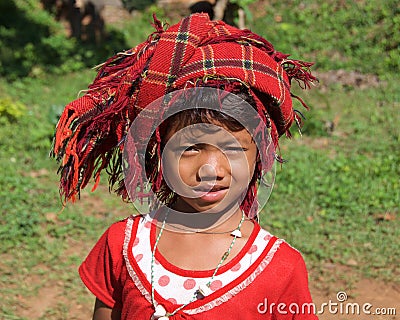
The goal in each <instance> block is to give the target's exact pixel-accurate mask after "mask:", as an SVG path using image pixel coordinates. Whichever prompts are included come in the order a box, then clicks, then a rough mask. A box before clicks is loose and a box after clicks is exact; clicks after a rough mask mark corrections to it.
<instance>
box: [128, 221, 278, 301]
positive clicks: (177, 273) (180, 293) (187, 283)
mask: <svg viewBox="0 0 400 320" xmlns="http://www.w3.org/2000/svg"><path fill="white" fill-rule="evenodd" d="M149 219H150V218H149V217H146V219H140V222H139V225H138V229H137V234H136V238H135V240H134V243H133V247H132V253H133V257H134V258H135V260H136V262H137V264H138V265H139V268H140V269H141V270H142V272H143V273H144V274H145V275H146V278H147V280H148V281H149V282H150V283H151V274H150V270H151V259H152V248H151V243H150V231H151V225H152V223H151V221H149ZM132 236H135V235H132ZM271 238H272V235H271V234H270V233H268V232H267V231H265V230H263V229H260V231H259V232H258V234H257V235H256V238H255V240H254V242H253V243H252V244H251V246H250V248H249V250H248V251H247V252H241V253H242V257H241V258H240V260H239V262H238V263H236V264H233V263H231V262H228V264H227V265H229V264H232V266H231V267H230V268H229V269H228V270H226V271H224V272H223V273H221V274H218V275H216V276H215V277H214V279H213V280H212V281H211V285H210V289H211V290H212V291H215V290H218V289H219V288H221V287H223V286H225V285H227V284H229V283H230V282H232V281H233V280H235V279H236V278H237V277H239V276H240V275H241V274H242V273H243V272H245V271H246V270H247V269H248V268H249V267H250V266H251V265H252V263H254V262H255V261H256V260H257V258H258V257H259V256H260V255H261V253H262V251H263V249H264V248H265V247H266V246H267V244H268V241H269V240H270V239H271ZM248 245H249V244H248ZM242 251H243V250H242ZM158 254H159V253H158ZM221 255H222V253H221ZM215 267H216V266H215ZM213 271H214V270H211V271H210V272H206V273H205V272H204V271H202V272H201V274H198V273H199V272H198V271H197V272H196V271H193V270H190V271H185V270H182V269H179V268H176V267H172V268H171V266H170V265H163V264H162V263H160V261H158V260H157V259H156V260H155V264H154V288H155V291H157V292H158V293H159V294H160V295H161V296H162V297H163V298H164V299H166V300H169V301H171V302H173V303H177V304H185V303H187V302H189V301H191V300H194V296H195V292H196V291H197V289H198V288H199V286H200V285H201V284H206V283H208V282H209V281H210V280H211V277H212V273H213ZM185 273H186V274H187V273H190V275H193V276H190V277H188V276H187V275H185ZM205 274H206V275H205Z"/></svg>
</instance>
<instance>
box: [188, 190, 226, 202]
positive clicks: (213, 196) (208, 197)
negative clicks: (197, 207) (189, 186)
mask: <svg viewBox="0 0 400 320" xmlns="http://www.w3.org/2000/svg"><path fill="white" fill-rule="evenodd" d="M228 190H229V188H215V187H214V188H212V189H211V190H210V191H195V193H198V194H199V197H198V198H199V199H201V200H203V201H205V202H216V201H220V200H222V199H223V198H224V197H225V195H226V194H227V193H228Z"/></svg>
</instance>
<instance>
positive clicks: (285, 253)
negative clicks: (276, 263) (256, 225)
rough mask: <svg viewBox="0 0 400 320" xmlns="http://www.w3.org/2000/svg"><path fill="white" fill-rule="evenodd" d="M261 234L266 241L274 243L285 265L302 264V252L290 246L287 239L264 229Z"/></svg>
mask: <svg viewBox="0 0 400 320" xmlns="http://www.w3.org/2000/svg"><path fill="white" fill-rule="evenodd" d="M260 234H262V236H263V237H265V238H266V239H269V240H270V241H273V242H274V247H275V251H276V253H277V256H279V260H280V261H281V262H282V263H283V264H285V265H292V266H294V265H296V264H298V263H302V261H303V260H304V259H303V256H302V254H301V252H300V251H299V250H298V249H296V248H295V247H293V246H292V245H291V244H289V243H288V242H287V241H286V240H285V239H282V238H279V237H277V236H274V235H272V234H271V233H270V232H269V231H267V230H266V229H264V228H261V229H260Z"/></svg>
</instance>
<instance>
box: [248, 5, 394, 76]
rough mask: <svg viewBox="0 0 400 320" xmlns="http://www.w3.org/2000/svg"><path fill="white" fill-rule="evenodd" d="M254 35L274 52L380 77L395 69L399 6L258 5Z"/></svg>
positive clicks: (327, 68) (326, 68) (322, 65)
mask: <svg viewBox="0 0 400 320" xmlns="http://www.w3.org/2000/svg"><path fill="white" fill-rule="evenodd" d="M257 6H263V7H261V8H260V7H258V8H257V9H258V10H259V11H257V12H258V13H257V15H258V17H257V16H256V19H255V21H254V26H253V30H254V31H255V32H256V33H260V34H263V35H264V36H265V37H266V38H267V39H268V40H270V41H271V42H272V43H273V44H276V47H277V49H278V50H279V51H282V52H284V53H291V54H293V57H303V56H304V54H305V55H306V56H308V57H309V59H310V60H311V61H316V62H317V67H318V68H319V69H323V70H332V69H341V68H342V69H347V70H355V71H359V72H363V73H372V74H377V75H379V76H384V75H385V74H387V73H390V74H392V73H396V72H398V70H399V69H400V33H399V32H398V30H400V2H399V1H397V0H386V1H349V0H345V1H335V0H314V1H302V0H292V1H279V0H271V1H268V2H267V4H265V5H260V4H258V5H257Z"/></svg>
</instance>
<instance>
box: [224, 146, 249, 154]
mask: <svg viewBox="0 0 400 320" xmlns="http://www.w3.org/2000/svg"><path fill="white" fill-rule="evenodd" d="M247 150H248V149H247V148H243V147H226V148H224V151H225V152H232V153H239V152H246V151H247Z"/></svg>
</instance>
